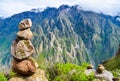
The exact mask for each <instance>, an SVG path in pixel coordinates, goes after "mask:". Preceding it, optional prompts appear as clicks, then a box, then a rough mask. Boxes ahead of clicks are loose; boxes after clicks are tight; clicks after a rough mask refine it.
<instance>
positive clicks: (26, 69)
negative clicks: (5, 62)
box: [12, 59, 37, 75]
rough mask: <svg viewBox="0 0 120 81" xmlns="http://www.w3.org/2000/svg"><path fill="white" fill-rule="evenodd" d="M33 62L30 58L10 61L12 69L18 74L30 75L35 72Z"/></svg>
mask: <svg viewBox="0 0 120 81" xmlns="http://www.w3.org/2000/svg"><path fill="white" fill-rule="evenodd" d="M36 69H37V68H36V66H35V62H34V61H33V60H32V59H25V60H21V61H19V60H15V59H13V61H12V70H13V71H14V72H16V73H18V74H23V75H31V74H33V73H35V72H36Z"/></svg>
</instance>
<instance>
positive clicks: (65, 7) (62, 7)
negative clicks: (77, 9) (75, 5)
mask: <svg viewBox="0 0 120 81" xmlns="http://www.w3.org/2000/svg"><path fill="white" fill-rule="evenodd" d="M67 8H70V6H68V5H61V6H60V7H59V8H58V10H60V11H61V10H64V9H67Z"/></svg>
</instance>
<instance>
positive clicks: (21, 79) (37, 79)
mask: <svg viewBox="0 0 120 81" xmlns="http://www.w3.org/2000/svg"><path fill="white" fill-rule="evenodd" d="M9 81H48V80H47V78H46V77H45V72H44V70H41V69H37V71H36V72H35V73H34V74H33V75H31V76H20V75H18V76H16V77H12V78H11V79H10V80H9Z"/></svg>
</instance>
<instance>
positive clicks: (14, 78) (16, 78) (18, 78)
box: [9, 77, 26, 81]
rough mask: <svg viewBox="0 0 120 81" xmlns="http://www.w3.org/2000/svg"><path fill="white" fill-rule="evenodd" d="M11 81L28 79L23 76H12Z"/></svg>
mask: <svg viewBox="0 0 120 81" xmlns="http://www.w3.org/2000/svg"><path fill="white" fill-rule="evenodd" d="M9 81H26V80H25V79H24V78H23V77H12V78H11V79H10V80H9Z"/></svg>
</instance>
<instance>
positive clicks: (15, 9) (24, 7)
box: [0, 0, 120, 17]
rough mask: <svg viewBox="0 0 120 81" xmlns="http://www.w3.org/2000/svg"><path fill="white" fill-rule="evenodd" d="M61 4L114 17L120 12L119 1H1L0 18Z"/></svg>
mask: <svg viewBox="0 0 120 81" xmlns="http://www.w3.org/2000/svg"><path fill="white" fill-rule="evenodd" d="M62 4H68V5H75V4H78V5H80V6H81V7H82V8H83V9H84V10H92V11H95V12H103V13H105V14H110V15H116V14H117V13H118V12H120V0H1V1H0V17H1V16H2V17H9V16H11V15H13V14H16V13H20V12H23V11H28V10H31V9H33V8H46V7H48V6H49V7H59V6H60V5H62Z"/></svg>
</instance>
